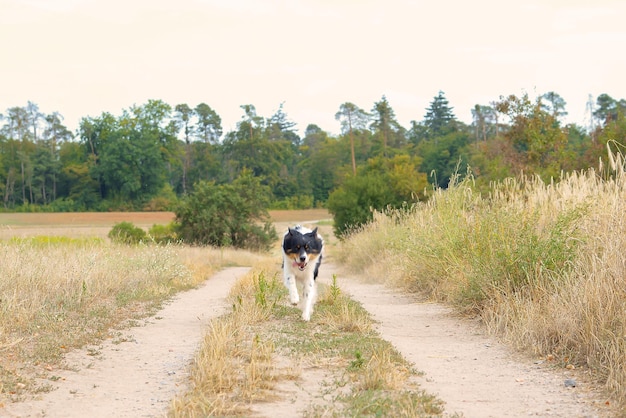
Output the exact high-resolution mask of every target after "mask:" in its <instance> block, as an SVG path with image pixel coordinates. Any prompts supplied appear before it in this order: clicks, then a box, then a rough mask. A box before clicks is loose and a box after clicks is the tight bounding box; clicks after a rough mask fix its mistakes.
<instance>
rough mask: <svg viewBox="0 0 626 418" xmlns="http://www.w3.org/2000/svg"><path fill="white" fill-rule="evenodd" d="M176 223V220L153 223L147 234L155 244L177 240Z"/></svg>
mask: <svg viewBox="0 0 626 418" xmlns="http://www.w3.org/2000/svg"><path fill="white" fill-rule="evenodd" d="M177 228H178V224H177V223H176V222H170V223H169V224H167V225H159V224H154V225H152V227H151V228H150V229H149V230H148V235H149V236H150V238H152V239H153V240H154V242H156V243H157V244H171V243H175V242H178V241H179V238H178V234H177V233H176V230H177Z"/></svg>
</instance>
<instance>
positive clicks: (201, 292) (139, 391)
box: [0, 267, 248, 418]
mask: <svg viewBox="0 0 626 418" xmlns="http://www.w3.org/2000/svg"><path fill="white" fill-rule="evenodd" d="M247 271H248V268H241V267H235V268H229V269H226V270H223V271H221V272H220V273H218V274H216V275H215V276H213V277H212V278H211V279H209V280H207V282H206V284H204V285H203V286H202V287H200V288H199V289H197V290H192V291H188V292H184V293H181V294H179V295H178V296H177V297H175V298H174V299H173V300H172V301H171V302H170V303H168V304H167V305H166V306H165V307H164V309H163V310H161V311H159V313H158V314H157V315H156V316H155V317H153V318H150V319H149V320H148V321H146V323H145V324H144V325H143V326H139V327H133V328H131V329H129V330H126V331H124V332H123V333H122V334H123V335H124V336H125V337H124V338H126V339H128V340H129V341H130V342H124V343H123V344H119V343H118V344H115V343H114V341H112V340H107V341H106V342H104V343H103V344H102V346H98V347H97V348H95V349H94V348H91V349H90V350H80V351H76V352H73V353H71V354H70V355H68V356H67V357H66V360H67V363H68V364H69V365H70V366H74V367H75V370H76V371H64V370H59V371H54V372H53V373H54V374H55V375H57V376H59V377H60V380H59V381H58V382H57V383H58V389H57V390H54V391H52V392H49V393H46V394H44V395H43V396H42V399H40V400H36V401H30V402H24V403H16V404H11V405H7V406H6V408H4V409H0V416H2V417H5V416H8V417H64V418H72V417H76V418H79V417H80V418H84V417H98V418H100V417H116V418H117V417H155V416H163V415H164V414H165V412H166V411H167V409H168V407H169V404H170V401H171V400H172V399H173V398H174V395H175V394H176V393H177V391H178V385H179V384H180V383H181V382H184V378H185V373H186V370H187V367H188V365H189V362H190V361H191V359H192V358H193V355H194V354H195V352H196V351H197V349H198V347H199V346H200V342H201V338H202V336H203V334H204V330H205V329H206V326H207V324H208V323H209V321H210V320H211V319H212V318H215V317H217V316H219V315H222V314H223V313H225V312H226V308H227V304H226V300H225V297H226V296H227V295H228V293H229V291H230V288H231V287H232V285H233V284H234V282H235V280H236V279H237V278H238V277H240V276H242V275H244V274H245V273H246V272H247ZM94 350H95V351H94ZM94 352H96V353H97V355H96V357H98V358H97V359H94V356H93V354H94Z"/></svg>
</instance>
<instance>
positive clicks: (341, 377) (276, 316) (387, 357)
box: [169, 261, 441, 417]
mask: <svg viewBox="0 0 626 418" xmlns="http://www.w3.org/2000/svg"><path fill="white" fill-rule="evenodd" d="M278 273H279V272H278V270H277V268H276V266H274V265H272V262H271V261H270V262H266V263H263V264H259V265H257V266H256V267H255V268H254V269H253V270H252V271H251V272H250V273H249V274H248V275H247V276H246V277H244V278H243V279H242V280H240V281H239V282H238V283H237V284H236V285H235V286H234V288H233V290H232V294H231V298H232V301H233V311H232V312H231V313H230V314H228V315H225V316H223V317H220V318H218V319H215V320H214V321H212V323H211V325H210V327H209V332H208V333H207V335H206V337H205V340H204V343H203V345H202V347H201V348H200V351H199V352H198V354H197V355H196V359H195V361H194V364H193V366H192V368H191V373H190V374H191V384H190V387H189V390H188V391H187V392H186V393H184V394H181V395H179V396H178V397H177V398H175V399H174V400H173V402H172V404H171V408H170V412H169V416H172V417H196V416H248V415H250V414H251V413H252V410H253V407H254V405H255V404H257V403H258V402H268V401H280V399H277V398H276V396H277V395H276V391H275V390H274V389H275V386H276V384H277V383H278V382H283V381H295V380H298V379H299V378H300V373H302V372H303V371H305V370H306V368H307V367H312V368H318V367H323V369H324V371H325V373H327V374H329V375H331V376H334V378H331V379H330V382H329V380H325V381H324V382H311V381H308V382H307V383H306V384H307V392H310V393H312V394H315V393H318V392H319V393H321V392H323V393H332V394H334V395H333V397H332V399H326V401H322V402H320V399H323V396H321V394H319V393H318V395H311V396H312V398H311V405H310V406H309V408H308V410H307V412H306V413H305V416H337V415H341V416H364V415H372V412H373V414H374V415H376V414H380V413H381V412H382V413H384V414H392V415H394V411H405V412H406V415H405V416H418V415H420V414H421V415H424V411H428V414H429V416H436V415H439V414H441V406H440V402H439V401H437V400H436V399H435V398H433V397H431V396H428V395H426V394H424V393H423V392H421V391H419V390H417V388H416V385H415V384H414V383H413V382H412V380H411V377H412V376H414V375H415V372H414V371H413V370H412V369H411V368H410V367H409V365H407V363H406V361H405V360H403V359H402V357H401V356H400V355H399V353H397V352H396V351H395V350H394V349H393V348H392V347H391V346H390V345H389V344H388V343H386V342H385V341H383V340H381V339H380V338H379V337H378V336H377V335H376V334H375V333H374V331H372V321H371V319H370V318H369V315H368V314H367V312H365V311H364V310H363V309H362V308H361V307H360V305H358V304H357V303H355V302H354V301H352V300H351V299H349V298H347V297H345V296H343V295H342V294H341V291H340V289H339V288H338V287H337V285H336V281H335V282H334V283H333V284H332V285H331V286H330V287H328V288H326V287H324V288H322V289H321V292H320V300H319V301H318V304H317V310H316V315H314V317H313V318H312V321H311V322H310V323H305V322H303V321H301V320H300V319H299V316H300V313H299V310H298V309H297V308H294V307H291V306H286V305H285V302H286V300H287V294H286V290H285V289H284V287H283V285H282V282H281V281H280V278H279V274H278ZM302 359H307V361H306V362H305V363H303V362H302ZM283 402H284V400H283ZM389 416H390V415H389Z"/></svg>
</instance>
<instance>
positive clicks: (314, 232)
mask: <svg viewBox="0 0 626 418" xmlns="http://www.w3.org/2000/svg"><path fill="white" fill-rule="evenodd" d="M311 235H313V236H314V237H316V236H317V227H315V229H314V230H313V231H311Z"/></svg>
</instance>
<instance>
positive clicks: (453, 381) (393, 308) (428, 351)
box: [322, 265, 612, 418]
mask: <svg viewBox="0 0 626 418" xmlns="http://www.w3.org/2000/svg"><path fill="white" fill-rule="evenodd" d="M326 270H328V271H333V270H336V268H334V266H328V265H326ZM322 279H323V280H325V281H329V280H330V278H328V277H326V278H322ZM338 283H339V287H340V288H341V289H342V291H344V292H345V293H347V294H349V295H350V296H351V297H352V298H353V299H355V300H356V301H358V302H360V303H361V304H362V305H363V307H364V308H365V309H366V310H367V311H368V312H370V313H371V314H372V316H373V318H374V320H375V321H377V326H376V329H377V331H378V332H379V333H380V335H381V337H382V338H384V339H385V340H387V341H389V342H390V343H392V344H393V345H394V346H395V347H396V349H397V350H398V351H399V352H400V353H402V355H403V357H404V358H406V359H407V360H408V361H410V362H412V363H414V365H415V368H416V369H417V370H419V371H421V372H424V376H423V378H421V379H419V383H420V385H421V387H422V388H423V389H425V390H426V391H427V392H428V393H431V394H433V395H436V396H437V397H439V398H440V399H441V400H443V401H444V402H445V410H446V415H451V414H454V413H460V414H463V416H465V417H471V418H475V417H526V416H542V417H543V416H550V417H567V418H572V417H608V416H612V412H611V411H609V410H608V407H607V406H606V405H605V403H604V399H603V398H602V397H601V395H600V394H599V393H598V392H596V391H594V390H593V389H592V388H591V386H590V385H588V384H585V383H584V382H582V381H581V379H582V377H583V376H581V375H580V373H578V372H577V371H571V370H566V369H554V368H550V367H548V366H546V365H545V364H541V363H540V362H533V361H531V360H529V359H527V358H523V357H522V356H521V355H518V354H516V353H514V352H513V351H512V350H511V349H510V348H508V347H506V346H505V345H503V344H501V343H499V342H498V341H496V340H495V339H493V338H490V337H488V336H487V335H485V333H484V331H483V330H482V329H481V328H480V327H479V326H478V324H476V323H475V322H472V321H469V320H466V319H460V318H456V317H454V316H453V314H452V311H451V310H450V309H448V308H446V307H444V306H442V305H439V304H434V303H427V302H423V301H419V300H417V299H416V298H415V297H412V296H408V295H404V294H401V293H399V292H397V291H394V290H392V289H390V288H388V287H386V286H384V285H381V284H367V283H363V282H362V281H360V280H358V279H356V278H354V277H349V276H343V275H342V276H339V279H338ZM569 378H574V379H575V380H576V381H577V382H578V385H577V387H573V388H572V387H566V386H565V384H564V382H565V379H569Z"/></svg>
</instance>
